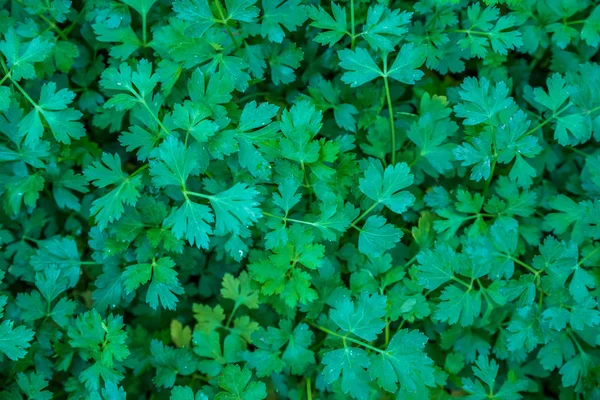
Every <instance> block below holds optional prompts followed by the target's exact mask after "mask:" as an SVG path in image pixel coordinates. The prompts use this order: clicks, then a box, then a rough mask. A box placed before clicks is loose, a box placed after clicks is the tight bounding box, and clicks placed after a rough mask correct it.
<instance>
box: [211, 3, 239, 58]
mask: <svg viewBox="0 0 600 400" xmlns="http://www.w3.org/2000/svg"><path fill="white" fill-rule="evenodd" d="M215 5H216V6H217V11H218V12H219V15H220V16H221V21H220V22H221V23H223V25H225V29H226V30H227V34H228V35H229V37H230V38H231V40H232V41H233V44H234V45H235V48H236V49H237V50H239V49H240V44H239V43H238V41H237V40H236V38H235V36H233V32H231V29H230V28H229V25H227V22H228V21H229V19H228V18H225V13H224V12H223V7H222V6H221V1H220V0H215Z"/></svg>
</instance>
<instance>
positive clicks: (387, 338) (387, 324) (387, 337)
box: [385, 317, 390, 348]
mask: <svg viewBox="0 0 600 400" xmlns="http://www.w3.org/2000/svg"><path fill="white" fill-rule="evenodd" d="M388 344H390V320H389V318H387V317H386V319H385V347H386V348H387V347H388Z"/></svg>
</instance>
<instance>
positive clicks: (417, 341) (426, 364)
mask: <svg viewBox="0 0 600 400" xmlns="http://www.w3.org/2000/svg"><path fill="white" fill-rule="evenodd" d="M425 343H427V337H426V336H425V335H423V334H422V333H421V332H419V331H416V330H413V331H409V330H408V329H403V330H401V331H399V332H398V333H396V334H395V335H394V337H393V338H392V340H391V341H390V343H389V345H388V347H387V349H386V350H384V351H382V352H381V353H378V354H376V355H374V356H373V357H372V361H371V366H370V367H369V374H370V375H371V378H372V379H374V380H376V381H377V384H378V385H379V386H380V387H382V388H383V389H384V390H387V391H388V392H391V393H396V392H397V391H398V387H400V393H403V394H404V395H410V394H412V393H428V387H431V388H433V387H435V386H436V379H435V373H436V371H435V368H434V367H433V360H431V359H430V358H429V357H428V356H427V354H426V353H425V352H424V351H423V350H424V347H425Z"/></svg>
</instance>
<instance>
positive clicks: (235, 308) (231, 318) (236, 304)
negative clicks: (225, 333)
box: [225, 301, 240, 329]
mask: <svg viewBox="0 0 600 400" xmlns="http://www.w3.org/2000/svg"><path fill="white" fill-rule="evenodd" d="M239 306H240V305H239V304H238V302H237V301H236V302H235V305H234V306H233V310H231V314H229V318H227V322H226V323H225V329H229V325H231V321H232V320H233V316H234V315H235V312H236V311H237V309H238V307H239Z"/></svg>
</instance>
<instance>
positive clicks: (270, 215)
mask: <svg viewBox="0 0 600 400" xmlns="http://www.w3.org/2000/svg"><path fill="white" fill-rule="evenodd" d="M188 193H189V192H188ZM262 214H263V215H264V216H266V217H269V218H276V219H280V220H282V221H285V222H294V223H297V224H304V225H311V226H316V225H317V224H315V223H314V222H309V221H302V220H301V219H294V218H288V217H280V216H279V215H275V214H271V213H268V212H265V211H263V212H262Z"/></svg>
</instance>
